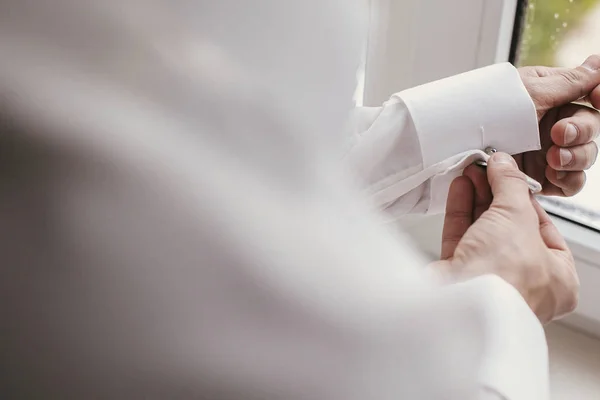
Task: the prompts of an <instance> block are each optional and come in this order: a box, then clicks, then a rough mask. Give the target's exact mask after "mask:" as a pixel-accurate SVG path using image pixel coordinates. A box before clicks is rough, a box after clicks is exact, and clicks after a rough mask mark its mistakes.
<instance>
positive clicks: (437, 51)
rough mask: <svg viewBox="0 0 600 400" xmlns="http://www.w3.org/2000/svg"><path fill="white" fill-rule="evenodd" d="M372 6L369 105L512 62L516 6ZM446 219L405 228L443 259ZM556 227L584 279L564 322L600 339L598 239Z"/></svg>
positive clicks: (466, 0) (461, 0)
mask: <svg viewBox="0 0 600 400" xmlns="http://www.w3.org/2000/svg"><path fill="white" fill-rule="evenodd" d="M370 3H371V8H370V9H371V13H370V25H369V39H368V45H367V52H366V54H367V56H366V66H365V82H364V99H363V101H364V104H366V105H380V104H381V103H382V102H384V101H385V100H387V99H388V98H389V96H390V95H391V94H392V93H394V92H398V91H400V90H402V89H405V88H408V87H412V86H415V85H418V84H422V83H425V82H429V81H432V80H435V79H439V78H443V77H446V76H450V75H454V74H457V73H461V72H465V71H468V70H471V69H474V68H478V67H483V66H486V65H489V64H493V63H497V62H504V61H508V59H509V54H510V46H511V43H512V37H513V30H514V23H515V16H516V10H517V3H518V2H517V0H452V1H448V0H370ZM456 17H459V18H460V19H456ZM442 220H443V219H442V217H419V218H411V219H407V220H406V221H404V226H405V228H407V229H408V230H409V231H410V232H411V233H412V234H413V236H414V237H415V239H416V240H417V242H418V244H419V245H420V246H421V247H422V248H423V250H424V251H425V252H427V253H428V254H430V255H431V256H432V257H438V256H439V244H440V241H441V228H442ZM415 221H417V222H418V223H415ZM554 221H555V223H556V225H557V226H558V228H559V230H560V231H561V232H562V234H563V235H564V236H565V238H566V239H567V242H568V243H569V245H570V247H571V249H572V251H573V254H574V256H575V259H576V264H577V268H578V272H579V276H580V279H581V292H580V303H579V307H578V308H577V310H576V311H575V313H574V314H573V315H572V316H571V317H568V318H566V319H565V320H564V321H565V322H566V323H568V324H570V325H573V326H575V327H577V328H580V329H584V330H586V331H588V332H590V333H593V334H596V335H600V290H597V288H599V287H600V234H599V233H597V232H596V231H594V230H592V229H588V228H586V227H584V226H581V225H579V224H576V223H573V222H570V221H568V220H565V219H561V218H554Z"/></svg>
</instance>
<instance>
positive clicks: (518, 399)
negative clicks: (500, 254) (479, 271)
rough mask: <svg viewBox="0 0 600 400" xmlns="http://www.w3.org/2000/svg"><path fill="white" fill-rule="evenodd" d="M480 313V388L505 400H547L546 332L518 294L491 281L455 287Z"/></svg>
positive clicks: (483, 279) (503, 283) (501, 282)
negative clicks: (481, 341) (472, 302)
mask: <svg viewBox="0 0 600 400" xmlns="http://www.w3.org/2000/svg"><path fill="white" fill-rule="evenodd" d="M456 286H457V287H456V288H455V289H457V290H459V291H461V292H462V293H463V294H466V293H469V295H471V296H473V297H474V298H475V299H476V300H477V304H478V307H481V308H482V312H481V313H480V315H482V318H483V319H484V320H483V323H482V327H483V330H484V332H483V337H484V338H485V339H486V340H485V346H484V349H483V354H482V359H481V368H480V375H479V384H480V385H481V387H482V389H485V390H487V391H489V392H492V393H498V395H499V396H500V397H501V398H505V399H508V400H531V399H539V400H544V399H548V398H549V396H550V395H549V393H550V389H549V386H550V383H549V372H548V369H549V366H548V347H547V344H546V337H545V333H544V329H543V328H542V325H541V324H540V322H539V320H538V318H537V317H536V316H535V314H534V313H533V312H532V311H531V309H530V308H529V306H528V305H527V303H525V301H524V299H523V297H522V296H521V295H520V294H519V292H518V291H517V290H516V289H515V288H514V287H513V286H511V285H510V284H508V283H507V282H506V281H504V280H503V279H501V278H499V277H497V276H495V275H489V276H484V277H480V278H477V279H473V280H471V281H468V282H464V283H461V284H457V285H456Z"/></svg>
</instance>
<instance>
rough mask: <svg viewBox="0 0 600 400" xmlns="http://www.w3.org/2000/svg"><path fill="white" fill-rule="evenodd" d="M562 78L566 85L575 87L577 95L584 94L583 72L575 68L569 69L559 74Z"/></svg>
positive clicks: (581, 95)
mask: <svg viewBox="0 0 600 400" xmlns="http://www.w3.org/2000/svg"><path fill="white" fill-rule="evenodd" d="M561 76H562V78H563V79H564V80H565V83H566V84H567V85H568V86H571V87H575V88H576V90H577V92H578V93H579V97H583V96H585V95H586V93H585V77H584V76H583V73H582V72H581V71H579V70H577V69H571V70H568V71H565V72H563V73H562V74H561Z"/></svg>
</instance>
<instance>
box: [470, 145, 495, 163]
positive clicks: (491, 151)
mask: <svg viewBox="0 0 600 400" xmlns="http://www.w3.org/2000/svg"><path fill="white" fill-rule="evenodd" d="M484 151H485V154H487V155H488V156H491V155H492V154H494V153H497V152H498V150H496V149H495V148H493V147H486V148H485V150H484ZM475 164H477V165H479V166H480V167H487V162H486V161H483V160H477V161H475Z"/></svg>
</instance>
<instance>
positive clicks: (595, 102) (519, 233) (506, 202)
mask: <svg viewBox="0 0 600 400" xmlns="http://www.w3.org/2000/svg"><path fill="white" fill-rule="evenodd" d="M519 73H520V75H521V79H522V81H523V84H524V85H525V88H526V89H527V91H528V93H529V94H530V96H531V98H532V100H533V103H534V104H535V107H536V111H537V116H538V121H539V127H540V139H541V144H542V149H541V150H539V151H534V152H528V153H523V154H517V155H515V156H514V158H513V157H510V156H509V155H507V154H503V153H497V154H495V155H494V156H493V157H492V158H491V159H490V161H489V163H488V167H487V169H483V168H480V167H478V166H474V165H473V166H470V167H468V168H467V169H465V171H464V173H463V176H462V177H459V178H457V179H456V180H455V181H454V182H453V184H452V186H451V188H450V191H449V195H448V202H447V208H446V216H445V221H444V231H443V235H442V253H441V255H442V256H441V260H440V261H439V262H436V263H434V264H432V265H431V269H432V270H433V271H434V272H435V273H437V274H438V275H440V276H442V277H443V278H444V279H445V280H447V281H448V282H455V281H461V280H466V279H471V278H473V277H476V276H480V275H486V274H495V275H498V276H500V277H501V278H503V279H504V280H505V281H506V282H508V283H509V284H511V285H512V286H513V287H514V288H515V289H516V290H518V291H519V293H520V294H521V295H522V296H523V298H524V299H525V301H526V302H527V304H528V305H529V306H530V308H531V310H532V311H533V312H534V313H535V314H536V315H537V316H538V318H539V319H540V321H541V322H542V323H547V322H550V321H552V320H554V319H556V318H559V317H561V316H563V315H565V314H567V313H569V312H571V311H572V310H574V309H575V307H576V306H577V300H578V292H579V279H578V277H577V272H576V270H575V262H574V259H573V255H572V253H571V251H570V250H569V248H568V246H567V244H566V242H565V240H564V238H563V237H562V236H561V234H560V233H559V232H558V230H557V229H556V227H555V226H554V224H553V223H552V221H551V219H550V218H549V217H548V215H547V214H546V212H545V211H544V210H543V208H542V207H541V206H540V205H539V203H538V202H537V201H536V200H535V198H533V197H532V196H531V194H530V192H529V189H528V187H527V184H526V182H525V178H524V174H523V172H524V173H525V174H527V175H529V176H531V177H532V178H534V179H536V180H537V181H538V182H540V183H541V184H542V187H543V192H542V194H544V195H554V196H572V195H574V194H576V193H578V192H579V191H580V190H581V189H582V188H583V186H584V184H585V172H584V171H585V170H586V169H589V168H590V167H591V166H592V165H593V164H594V163H595V161H596V158H597V156H598V147H597V145H596V143H595V142H594V140H595V139H596V138H597V137H598V134H599V132H600V114H599V113H598V111H596V110H595V109H594V108H600V56H599V55H595V56H591V57H589V58H588V59H587V60H586V61H585V63H584V64H583V65H582V66H580V67H577V68H575V69H566V68H546V67H527V68H521V69H520V70H519ZM575 102H576V103H575ZM590 106H591V107H590ZM592 107H593V108H592Z"/></svg>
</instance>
